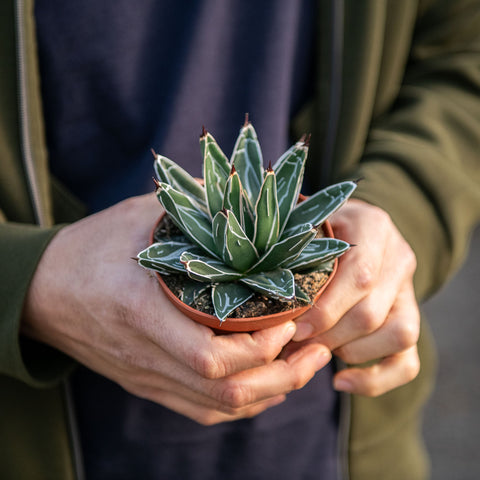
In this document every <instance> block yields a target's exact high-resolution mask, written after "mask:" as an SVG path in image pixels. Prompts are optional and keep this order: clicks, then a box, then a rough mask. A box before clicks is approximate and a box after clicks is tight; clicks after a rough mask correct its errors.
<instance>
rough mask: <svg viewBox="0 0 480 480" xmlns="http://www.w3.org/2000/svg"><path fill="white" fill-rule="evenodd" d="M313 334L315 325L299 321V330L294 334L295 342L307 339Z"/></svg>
mask: <svg viewBox="0 0 480 480" xmlns="http://www.w3.org/2000/svg"><path fill="white" fill-rule="evenodd" d="M312 335H313V325H312V324H311V323H305V322H301V323H297V331H296V332H295V335H294V336H293V339H292V340H293V341H294V342H301V341H302V340H306V339H307V338H309V337H311V336H312Z"/></svg>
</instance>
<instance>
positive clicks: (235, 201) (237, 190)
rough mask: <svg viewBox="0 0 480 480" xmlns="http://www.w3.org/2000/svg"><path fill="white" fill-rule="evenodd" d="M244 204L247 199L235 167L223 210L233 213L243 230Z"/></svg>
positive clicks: (228, 184)
mask: <svg viewBox="0 0 480 480" xmlns="http://www.w3.org/2000/svg"><path fill="white" fill-rule="evenodd" d="M244 202H245V197H244V192H243V188H242V182H241V181H240V177H239V176H238V173H237V172H236V170H235V167H233V168H232V171H231V172H230V175H229V177H228V180H227V183H226V185H225V193H224V196H223V208H224V209H225V210H230V211H232V213H233V214H234V215H235V217H236V218H237V220H238V221H239V223H240V225H241V226H242V228H243V229H245V210H244V205H243V204H244Z"/></svg>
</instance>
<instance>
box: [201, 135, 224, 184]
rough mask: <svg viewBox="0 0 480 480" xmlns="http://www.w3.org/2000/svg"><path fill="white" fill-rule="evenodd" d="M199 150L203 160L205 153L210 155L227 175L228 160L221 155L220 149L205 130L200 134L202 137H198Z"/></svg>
mask: <svg viewBox="0 0 480 480" xmlns="http://www.w3.org/2000/svg"><path fill="white" fill-rule="evenodd" d="M200 149H201V151H202V158H203V159H205V157H206V156H207V153H210V155H211V156H212V157H213V158H214V160H215V163H216V164H217V166H218V167H219V168H220V169H221V170H223V172H224V173H225V175H227V176H228V175H229V173H230V168H231V166H230V164H229V162H228V158H227V157H226V155H225V154H224V153H223V150H222V149H221V148H220V146H219V145H218V143H217V142H216V140H215V138H213V135H212V134H210V133H209V132H207V131H206V130H204V131H203V132H202V136H201V137H200Z"/></svg>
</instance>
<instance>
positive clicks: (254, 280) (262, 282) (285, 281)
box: [240, 268, 295, 300]
mask: <svg viewBox="0 0 480 480" xmlns="http://www.w3.org/2000/svg"><path fill="white" fill-rule="evenodd" d="M240 281H241V282H242V283H244V284H245V285H248V286H249V287H250V288H251V289H252V290H255V291H256V292H260V293H262V294H264V295H266V296H267V297H272V298H277V299H279V300H291V299H293V298H294V297H295V280H294V278H293V273H292V272H291V271H290V270H287V269H282V268H278V269H276V270H272V271H270V272H265V273H256V274H252V275H248V276H246V277H244V278H242V279H240Z"/></svg>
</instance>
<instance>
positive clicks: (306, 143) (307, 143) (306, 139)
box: [303, 133, 312, 147]
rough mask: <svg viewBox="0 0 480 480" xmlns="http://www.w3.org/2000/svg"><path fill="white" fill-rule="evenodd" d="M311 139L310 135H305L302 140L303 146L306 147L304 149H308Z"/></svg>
mask: <svg viewBox="0 0 480 480" xmlns="http://www.w3.org/2000/svg"><path fill="white" fill-rule="evenodd" d="M311 138H312V134H311V133H309V134H307V135H305V140H303V144H304V145H305V146H306V147H309V146H310V140H311Z"/></svg>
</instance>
